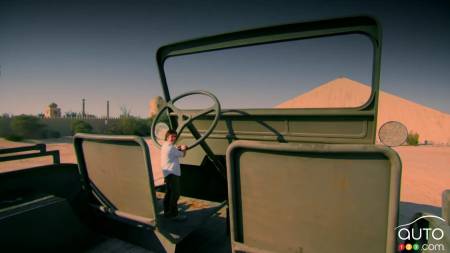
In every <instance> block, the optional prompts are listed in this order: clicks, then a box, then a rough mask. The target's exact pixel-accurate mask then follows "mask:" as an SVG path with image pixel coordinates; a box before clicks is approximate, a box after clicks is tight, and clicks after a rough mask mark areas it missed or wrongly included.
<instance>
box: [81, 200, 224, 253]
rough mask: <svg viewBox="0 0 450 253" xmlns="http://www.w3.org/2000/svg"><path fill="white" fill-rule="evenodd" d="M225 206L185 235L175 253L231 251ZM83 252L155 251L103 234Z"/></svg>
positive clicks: (137, 252) (125, 252) (140, 252)
mask: <svg viewBox="0 0 450 253" xmlns="http://www.w3.org/2000/svg"><path fill="white" fill-rule="evenodd" d="M226 212H227V210H226V207H222V208H221V209H220V210H219V212H218V215H215V216H213V217H211V218H209V219H208V221H206V222H205V223H204V224H203V225H202V226H201V227H199V228H198V229H197V230H196V231H194V232H192V233H191V234H190V235H189V236H187V237H186V238H185V239H184V240H183V241H182V242H181V243H180V244H179V245H178V246H177V253H183V252H199V253H206V252H217V253H229V252H231V247H230V238H229V236H228V234H229V233H228V231H227V229H228V228H227V224H226ZM84 252H85V253H103V252H121V253H122V252H124V253H144V252H145V253H147V252H155V251H152V250H151V249H146V248H143V247H140V246H138V245H135V244H132V243H130V242H126V241H123V240H120V239H117V238H113V237H107V236H104V239H103V240H101V241H100V242H99V243H97V244H96V245H94V246H93V247H91V248H90V249H89V250H87V251H84Z"/></svg>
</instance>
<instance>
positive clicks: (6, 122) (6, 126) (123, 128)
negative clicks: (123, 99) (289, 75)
mask: <svg viewBox="0 0 450 253" xmlns="http://www.w3.org/2000/svg"><path fill="white" fill-rule="evenodd" d="M68 120H69V119H68ZM151 123H152V120H151V119H150V118H147V119H142V118H139V117H135V116H132V115H131V114H130V113H129V111H127V114H125V115H121V117H120V118H119V119H116V120H114V121H110V122H108V124H107V125H106V126H105V128H104V129H102V130H97V131H95V130H94V128H93V127H92V125H91V124H89V122H88V121H85V120H83V119H73V120H71V123H70V127H71V131H72V134H75V133H98V134H114V135H139V136H149V135H150V127H151ZM0 137H4V138H6V139H8V140H11V141H20V140H23V139H46V138H59V137H61V134H60V132H58V131H56V130H53V129H50V128H49V127H48V126H47V125H46V124H44V123H43V122H42V119H41V118H40V117H39V116H33V115H18V116H10V115H3V116H1V117H0Z"/></svg>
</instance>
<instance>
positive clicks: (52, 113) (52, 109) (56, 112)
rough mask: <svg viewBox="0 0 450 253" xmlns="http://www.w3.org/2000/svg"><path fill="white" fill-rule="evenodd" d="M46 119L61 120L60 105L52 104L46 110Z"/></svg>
mask: <svg viewBox="0 0 450 253" xmlns="http://www.w3.org/2000/svg"><path fill="white" fill-rule="evenodd" d="M44 118H61V109H60V108H58V105H57V104H55V103H51V104H49V105H48V106H47V108H45V111H44Z"/></svg>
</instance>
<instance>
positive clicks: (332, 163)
mask: <svg viewBox="0 0 450 253" xmlns="http://www.w3.org/2000/svg"><path fill="white" fill-rule="evenodd" d="M227 172H228V191H229V193H228V197H229V201H230V221H231V224H230V225H231V241H232V249H233V252H334V253H352V252H355V253H356V252H366V253H369V252H372V253H380V252H395V234H394V228H395V226H396V224H397V212H398V201H399V192H400V176H401V164H400V160H399V157H398V155H397V154H396V153H395V152H394V151H393V150H392V149H390V148H387V147H381V146H375V145H353V144H352V145H349V144H345V145H344V144H333V145H331V144H286V143H283V144H279V143H267V142H266V143H265V142H255V141H237V142H234V143H233V144H232V145H230V147H229V148H228V150H227Z"/></svg>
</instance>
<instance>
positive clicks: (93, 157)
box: [74, 134, 157, 226]
mask: <svg viewBox="0 0 450 253" xmlns="http://www.w3.org/2000/svg"><path fill="white" fill-rule="evenodd" d="M74 145H75V151H76V155H77V159H78V166H79V169H80V173H81V175H82V176H83V179H84V181H85V186H86V187H87V189H88V190H89V191H90V192H92V194H93V195H94V196H95V197H96V198H97V199H98V200H99V202H100V203H101V205H100V206H99V207H100V209H102V210H106V211H108V212H109V213H112V214H115V215H117V216H120V217H122V218H125V219H129V220H133V221H136V222H139V223H144V224H148V225H153V226H154V225H155V222H156V219H157V215H156V214H157V205H156V196H155V187H154V182H153V174H152V168H151V161H150V156H149V150H148V147H147V144H146V143H145V141H144V140H143V139H142V138H140V137H138V136H108V135H94V134H77V135H75V137H74Z"/></svg>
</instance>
